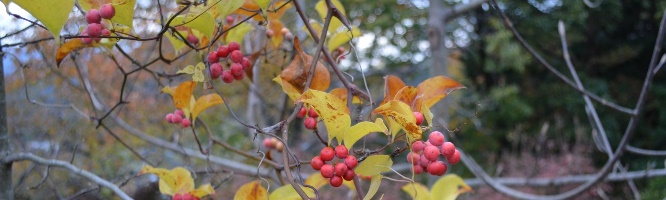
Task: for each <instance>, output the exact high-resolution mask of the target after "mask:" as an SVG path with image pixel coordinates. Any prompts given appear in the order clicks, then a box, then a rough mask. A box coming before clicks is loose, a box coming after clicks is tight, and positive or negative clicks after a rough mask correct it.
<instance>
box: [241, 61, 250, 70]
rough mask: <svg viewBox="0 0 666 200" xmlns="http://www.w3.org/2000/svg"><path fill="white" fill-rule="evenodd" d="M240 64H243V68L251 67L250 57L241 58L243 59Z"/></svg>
mask: <svg viewBox="0 0 666 200" xmlns="http://www.w3.org/2000/svg"><path fill="white" fill-rule="evenodd" d="M241 65H243V69H244V70H248V69H250V68H252V63H250V59H247V58H243V61H241Z"/></svg>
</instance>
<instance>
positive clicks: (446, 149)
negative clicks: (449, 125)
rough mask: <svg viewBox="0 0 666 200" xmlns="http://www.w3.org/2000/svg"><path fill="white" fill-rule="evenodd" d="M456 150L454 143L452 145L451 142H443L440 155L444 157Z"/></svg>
mask: <svg viewBox="0 0 666 200" xmlns="http://www.w3.org/2000/svg"><path fill="white" fill-rule="evenodd" d="M455 151H456V145H454V144H453V143H451V142H444V144H442V155H443V156H444V157H447V158H448V157H451V156H452V155H453V153H454V152H455Z"/></svg>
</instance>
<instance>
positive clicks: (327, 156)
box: [319, 147, 335, 161]
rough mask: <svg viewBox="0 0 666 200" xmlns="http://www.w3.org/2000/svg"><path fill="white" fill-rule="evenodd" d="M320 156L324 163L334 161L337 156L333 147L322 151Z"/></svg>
mask: <svg viewBox="0 0 666 200" xmlns="http://www.w3.org/2000/svg"><path fill="white" fill-rule="evenodd" d="M319 156H320V157H321V159H322V160H323V161H330V160H333V157H334V156H335V150H333V148H331V147H324V148H323V149H321V152H319Z"/></svg>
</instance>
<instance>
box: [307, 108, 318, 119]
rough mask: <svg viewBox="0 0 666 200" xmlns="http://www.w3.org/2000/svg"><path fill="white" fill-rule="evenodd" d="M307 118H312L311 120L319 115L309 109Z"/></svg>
mask: <svg viewBox="0 0 666 200" xmlns="http://www.w3.org/2000/svg"><path fill="white" fill-rule="evenodd" d="M308 116H310V117H313V118H317V117H319V115H318V114H317V111H315V109H314V108H310V110H309V111H308Z"/></svg>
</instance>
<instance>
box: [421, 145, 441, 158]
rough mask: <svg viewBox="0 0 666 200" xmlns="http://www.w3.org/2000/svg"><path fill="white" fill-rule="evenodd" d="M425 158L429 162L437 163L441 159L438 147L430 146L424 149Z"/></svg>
mask: <svg viewBox="0 0 666 200" xmlns="http://www.w3.org/2000/svg"><path fill="white" fill-rule="evenodd" d="M423 156H424V157H425V158H426V159H428V160H429V161H436V160H437V157H439V149H438V148H437V147H436V146H428V147H426V148H425V149H423Z"/></svg>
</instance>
